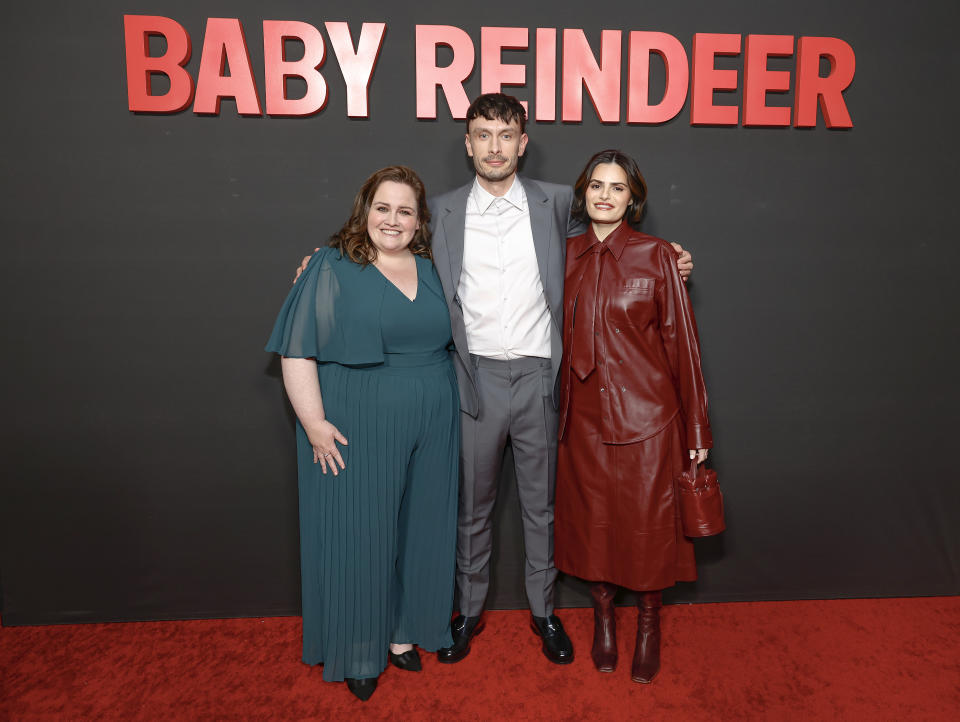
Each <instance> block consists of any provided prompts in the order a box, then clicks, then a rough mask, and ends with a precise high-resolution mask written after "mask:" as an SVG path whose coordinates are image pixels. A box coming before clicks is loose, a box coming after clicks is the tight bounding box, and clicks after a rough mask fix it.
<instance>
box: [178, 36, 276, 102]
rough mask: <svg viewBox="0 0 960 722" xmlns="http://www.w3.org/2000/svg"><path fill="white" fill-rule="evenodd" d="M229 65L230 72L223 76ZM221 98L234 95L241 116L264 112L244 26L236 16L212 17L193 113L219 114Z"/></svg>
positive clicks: (205, 43) (199, 72)
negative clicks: (254, 78)
mask: <svg viewBox="0 0 960 722" xmlns="http://www.w3.org/2000/svg"><path fill="white" fill-rule="evenodd" d="M227 65H229V67H230V75H224V74H223V71H224V70H226V67H227ZM221 98H235V99H236V101H237V112H238V113H239V114H240V115H261V113H262V111H261V110H260V98H258V97H257V85H256V83H254V81H253V68H251V67H250V55H249V54H248V53H247V42H246V40H244V37H243V28H242V27H241V26H240V21H239V20H237V19H236V18H209V19H208V20H207V31H206V33H205V34H204V37H203V50H202V51H201V52H200V69H199V70H198V71H197V98H196V101H195V102H194V104H193V112H194V113H198V114H201V113H202V114H210V115H216V114H218V113H219V112H220V99H221Z"/></svg>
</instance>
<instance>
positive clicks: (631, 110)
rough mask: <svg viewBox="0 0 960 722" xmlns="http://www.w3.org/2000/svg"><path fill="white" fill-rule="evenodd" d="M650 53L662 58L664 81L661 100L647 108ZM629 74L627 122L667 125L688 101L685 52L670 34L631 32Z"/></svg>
mask: <svg viewBox="0 0 960 722" xmlns="http://www.w3.org/2000/svg"><path fill="white" fill-rule="evenodd" d="M650 53H656V54H657V55H659V56H660V57H661V58H663V65H664V67H665V68H666V71H667V82H666V86H665V87H664V90H663V99H662V100H661V101H660V102H659V103H657V104H656V105H650ZM629 63H630V75H629V80H628V81H627V83H628V85H629V88H630V90H629V92H628V93H627V122H628V123H666V122H667V121H668V120H670V119H671V118H673V117H675V116H676V115H677V113H679V112H680V109H681V108H683V104H684V102H685V101H686V100H687V84H688V81H689V79H690V71H689V70H688V69H687V51H686V50H684V49H683V45H681V44H680V41H679V40H677V39H676V38H675V37H673V36H672V35H667V34H666V33H652V32H639V31H634V32H631V33H630V61H629Z"/></svg>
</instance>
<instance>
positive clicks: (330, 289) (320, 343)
mask: <svg viewBox="0 0 960 722" xmlns="http://www.w3.org/2000/svg"><path fill="white" fill-rule="evenodd" d="M335 253H336V251H335V250H334V249H332V248H321V249H320V250H319V251H317V252H316V253H314V254H313V257H312V258H311V259H310V263H309V264H308V265H307V268H306V270H304V272H303V273H302V274H301V275H300V278H299V279H297V282H296V283H295V284H293V288H291V289H290V293H289V294H288V295H287V300H286V301H285V302H284V304H283V308H281V309H280V315H279V316H277V322H276V323H275V324H274V326H273V333H272V334H271V335H270V340H269V341H268V342H267V349H266V350H267V351H273V352H275V353H278V354H280V355H281V356H286V357H288V358H314V359H317V360H318V361H319V360H323V359H324V358H325V357H326V356H327V355H328V353H327V352H328V351H329V350H330V348H329V347H330V345H331V342H332V340H333V338H334V336H335V335H336V327H337V324H336V309H337V300H338V299H339V297H340V281H339V279H338V277H337V274H336V272H335V271H334V268H333V267H332V265H331V256H332V255H333V254H335ZM336 345H339V344H336Z"/></svg>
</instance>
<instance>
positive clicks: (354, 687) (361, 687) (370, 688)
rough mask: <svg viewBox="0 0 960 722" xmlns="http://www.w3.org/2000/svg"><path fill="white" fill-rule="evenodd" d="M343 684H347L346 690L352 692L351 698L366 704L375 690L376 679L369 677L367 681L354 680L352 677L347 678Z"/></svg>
mask: <svg viewBox="0 0 960 722" xmlns="http://www.w3.org/2000/svg"><path fill="white" fill-rule="evenodd" d="M344 682H346V683H347V689H349V690H350V691H351V692H353V696H354V697H356V698H357V699H359V700H360V701H361V702H366V701H367V700H368V699H370V696H371V695H372V694H373V693H374V691H375V690H376V689H377V678H376V677H370V678H369V679H354V678H353V677H347V678H346V679H345V680H344Z"/></svg>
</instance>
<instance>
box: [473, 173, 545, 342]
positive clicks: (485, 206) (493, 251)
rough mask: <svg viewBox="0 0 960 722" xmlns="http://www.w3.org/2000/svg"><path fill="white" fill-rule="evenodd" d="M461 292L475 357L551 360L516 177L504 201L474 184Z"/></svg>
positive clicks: (540, 289) (534, 256)
mask: <svg viewBox="0 0 960 722" xmlns="http://www.w3.org/2000/svg"><path fill="white" fill-rule="evenodd" d="M457 294H458V295H459V296H460V303H461V306H462V308H463V320H464V323H465V325H466V329H467V347H468V348H469V350H470V353H472V354H475V355H477V356H486V357H488V358H494V359H501V360H509V359H516V358H520V357H522V356H539V357H541V358H550V311H549V309H548V308H547V302H546V299H545V298H544V296H543V283H542V282H541V281H540V269H539V267H538V266H537V254H536V251H535V250H534V247H533V231H532V230H531V227H530V210H529V208H528V206H527V194H526V193H525V192H524V190H523V185H521V183H520V181H519V180H517V179H516V177H514V181H513V185H511V186H510V190H508V191H507V193H506V195H504V196H503V197H497V196H494V195H491V194H490V193H488V192H487V191H486V190H484V189H483V187H482V186H481V185H480V183H479V182H478V181H476V180H474V182H473V189H472V190H471V191H470V196H469V197H468V199H467V218H466V225H465V227H464V234H463V271H462V273H461V274H460V283H459V285H458V287H457Z"/></svg>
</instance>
